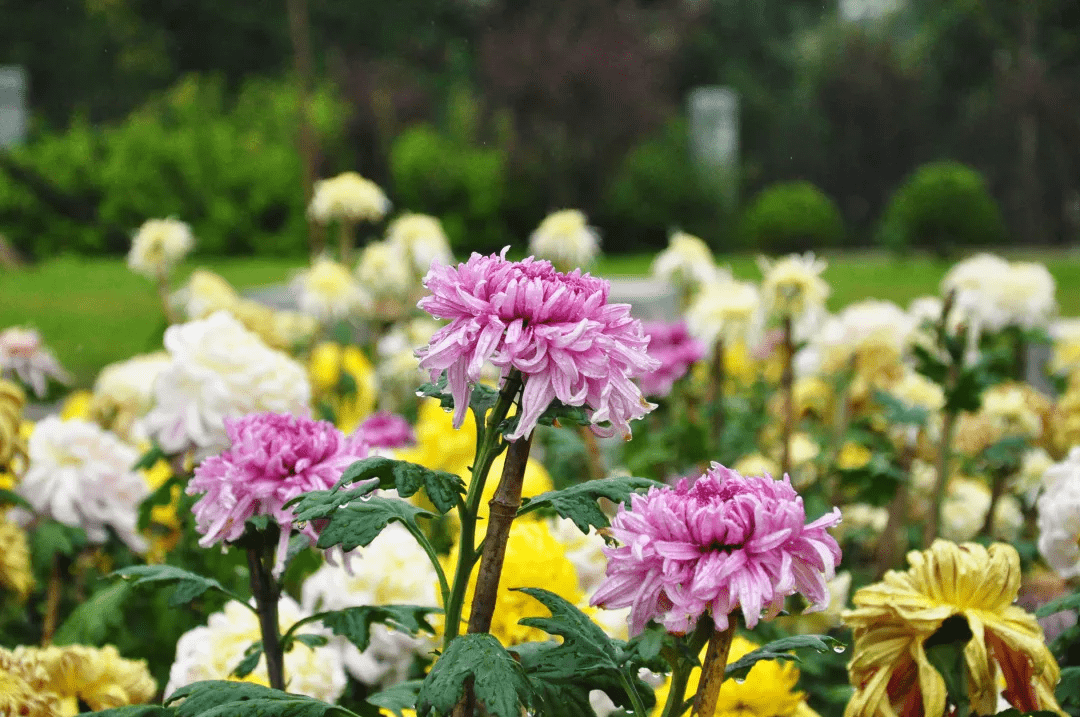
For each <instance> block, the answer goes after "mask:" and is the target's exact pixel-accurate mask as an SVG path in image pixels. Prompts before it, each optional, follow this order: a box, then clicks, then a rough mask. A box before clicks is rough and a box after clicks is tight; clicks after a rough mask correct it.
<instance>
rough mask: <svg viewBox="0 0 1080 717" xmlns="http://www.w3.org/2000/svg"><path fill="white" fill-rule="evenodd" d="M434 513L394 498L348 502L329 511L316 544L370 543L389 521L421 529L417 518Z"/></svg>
mask: <svg viewBox="0 0 1080 717" xmlns="http://www.w3.org/2000/svg"><path fill="white" fill-rule="evenodd" d="M434 517H435V514H434V513H431V512H429V511H426V510H424V509H423V508H419V507H417V506H415V505H413V504H412V503H407V502H405V501H404V500H399V499H397V498H378V497H375V498H369V499H367V500H362V501H357V502H355V503H350V504H348V505H346V506H344V507H341V508H338V509H337V510H335V511H334V512H333V513H331V514H330V522H329V523H327V524H326V526H325V527H324V528H323V529H322V532H321V533H320V534H319V542H318V543H317V545H318V546H319V547H320V548H322V549H323V550H325V549H326V548H332V547H334V546H335V545H340V546H341V548H342V550H345V551H349V550H352V549H353V548H357V547H363V546H366V545H370V544H371V541H372V540H375V538H376V537H377V536H378V535H379V533H381V532H382V530H383V528H385V527H386V526H387V525H388V524H390V523H393V522H398V523H402V524H404V525H405V526H406V527H408V528H409V529H410V530H416V531H419V530H420V526H418V525H417V524H416V519H417V518H434Z"/></svg>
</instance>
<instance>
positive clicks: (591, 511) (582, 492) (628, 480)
mask: <svg viewBox="0 0 1080 717" xmlns="http://www.w3.org/2000/svg"><path fill="white" fill-rule="evenodd" d="M658 485H660V483H657V482H656V481H653V480H649V479H648V478H634V477H632V476H620V477H614V478H601V479H599V480H590V481H586V482H584V483H578V484H577V485H572V486H570V487H568V488H563V489H562V490H553V491H548V492H547V493H541V494H540V495H538V496H536V497H535V498H525V499H523V500H522V501H521V508H520V509H519V510H518V513H517V514H518V516H519V517H520V516H522V515H525V514H526V513H531V512H532V511H534V510H539V509H541V508H549V509H551V510H554V511H555V512H556V513H558V514H559V515H561V516H562V517H563V518H569V519H570V520H572V521H574V525H576V526H577V527H578V529H579V530H580V531H581V532H583V533H588V532H589V526H592V527H595V528H597V529H599V528H606V527H608V525H609V523H608V519H607V516H606V515H604V511H602V510H600V506H599V505H597V501H598V500H599V499H600V498H607V499H608V500H610V501H611V502H613V503H616V504H617V503H626V502H628V501H629V500H630V496H631V495H632V494H634V493H638V492H643V491H645V490H648V489H649V488H651V487H652V486H658Z"/></svg>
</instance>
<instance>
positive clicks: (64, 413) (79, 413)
mask: <svg viewBox="0 0 1080 717" xmlns="http://www.w3.org/2000/svg"><path fill="white" fill-rule="evenodd" d="M93 398H94V394H93V393H91V392H90V391H72V392H71V393H69V394H68V395H67V398H65V399H64V403H63V405H62V406H60V418H62V419H63V420H65V421H70V420H71V419H73V418H79V419H82V420H84V421H89V420H90V402H91V401H92V400H93Z"/></svg>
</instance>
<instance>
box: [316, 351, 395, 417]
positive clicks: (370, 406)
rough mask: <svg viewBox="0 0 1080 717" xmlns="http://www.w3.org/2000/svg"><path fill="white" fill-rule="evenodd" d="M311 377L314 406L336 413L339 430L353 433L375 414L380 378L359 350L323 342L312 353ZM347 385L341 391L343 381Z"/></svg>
mask: <svg viewBox="0 0 1080 717" xmlns="http://www.w3.org/2000/svg"><path fill="white" fill-rule="evenodd" d="M308 374H309V375H310V377H311V386H312V389H313V392H314V394H315V403H316V405H318V404H323V405H325V406H326V407H327V408H329V409H330V411H332V412H333V414H334V417H335V419H336V423H337V427H338V428H340V429H341V430H342V431H344V432H345V433H352V432H353V431H354V430H356V427H357V426H358V425H360V422H361V421H362V420H364V419H365V418H367V417H368V416H369V415H371V412H372V411H374V410H375V401H376V399H377V398H378V395H379V381H378V374H377V373H376V371H375V366H374V365H373V364H372V363H371V361H369V360H368V358H367V356H365V355H364V352H363V351H361V350H360V348H359V347H358V346H351V345H349V346H342V345H341V344H336V343H333V342H329V341H328V342H324V343H321V344H319V345H318V346H316V347H315V348H314V349H313V350H312V351H311V356H310V358H309V359H308ZM343 378H345V379H346V380H345V383H348V384H349V385H348V387H347V390H342V383H343V382H342V379H343Z"/></svg>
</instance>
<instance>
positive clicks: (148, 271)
mask: <svg viewBox="0 0 1080 717" xmlns="http://www.w3.org/2000/svg"><path fill="white" fill-rule="evenodd" d="M194 246H195V237H194V236H193V235H192V234H191V227H189V226H188V225H187V224H185V223H184V222H182V221H180V220H179V219H171V218H170V219H151V220H149V221H147V222H145V223H144V224H143V225H142V226H141V227H139V231H138V232H136V233H135V237H134V238H133V239H132V240H131V250H130V251H129V252H128V255H127V264H128V268H130V269H131V270H132V271H134V272H135V273H136V274H141V275H142V276H145V277H146V278H147V279H162V278H164V277H167V276H168V275H169V274H170V273H171V272H172V270H173V269H175V268H176V265H177V264H179V263H180V262H181V261H183V259H184V257H185V256H187V255H188V252H190V251H191V248H192V247H194Z"/></svg>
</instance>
